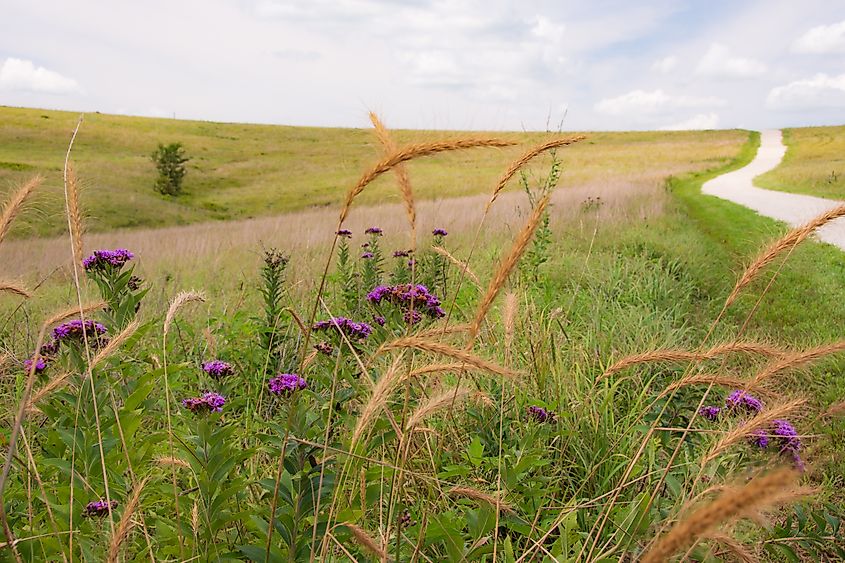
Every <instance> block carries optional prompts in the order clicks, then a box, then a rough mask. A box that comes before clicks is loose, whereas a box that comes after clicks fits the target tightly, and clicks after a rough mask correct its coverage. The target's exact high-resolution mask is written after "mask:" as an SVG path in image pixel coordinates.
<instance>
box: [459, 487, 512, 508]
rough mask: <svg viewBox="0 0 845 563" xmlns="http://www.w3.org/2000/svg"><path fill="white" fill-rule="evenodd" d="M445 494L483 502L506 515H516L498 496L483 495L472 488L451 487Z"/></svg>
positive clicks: (483, 493)
mask: <svg viewBox="0 0 845 563" xmlns="http://www.w3.org/2000/svg"><path fill="white" fill-rule="evenodd" d="M446 494H448V495H449V496H452V497H461V498H468V499H471V500H475V501H479V502H484V503H487V504H489V505H490V506H493V507H496V506H498V507H499V508H500V509H501V510H503V511H504V512H507V513H508V514H516V511H515V510H514V509H513V506H511V505H510V504H508V503H506V502H504V501H502V500H501V499H500V498H499V497H498V496H496V495H491V494H490V493H485V492H484V491H479V490H478V489H474V488H473V487H452V488H451V489H449V490H448V491H446Z"/></svg>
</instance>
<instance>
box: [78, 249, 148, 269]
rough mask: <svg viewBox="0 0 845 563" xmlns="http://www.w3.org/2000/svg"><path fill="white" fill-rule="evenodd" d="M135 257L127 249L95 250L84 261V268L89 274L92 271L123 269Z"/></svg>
mask: <svg viewBox="0 0 845 563" xmlns="http://www.w3.org/2000/svg"><path fill="white" fill-rule="evenodd" d="M134 257H135V255H134V254H132V253H131V252H129V251H128V250H126V249H125V248H116V249H115V250H95V251H94V253H93V254H92V255H91V256H89V257H88V258H85V259H84V260H83V261H82V266H83V267H84V268H85V269H86V270H87V271H89V272H90V271H92V270H106V269H109V268H121V267H123V265H124V264H126V263H127V262H129V261H130V260H132V259H133V258H134Z"/></svg>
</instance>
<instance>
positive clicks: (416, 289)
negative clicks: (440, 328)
mask: <svg viewBox="0 0 845 563" xmlns="http://www.w3.org/2000/svg"><path fill="white" fill-rule="evenodd" d="M367 300H368V301H369V302H370V303H372V304H374V305H378V304H380V303H381V302H382V301H387V302H388V303H393V304H397V305H402V306H404V307H407V308H408V309H413V310H415V311H421V312H423V313H425V314H426V315H428V316H429V317H431V318H433V319H438V318H440V317H444V316H446V312H445V311H443V309H442V308H441V307H440V299H438V298H437V296H436V295H434V294H433V293H431V292H429V290H428V288H427V287H426V286H424V285H422V284H416V285H412V284H409V283H405V284H400V285H391V286H388V285H380V286H377V287H376V288H374V289H373V290H372V291H371V292H370V293H368V294H367ZM412 305H413V307H412Z"/></svg>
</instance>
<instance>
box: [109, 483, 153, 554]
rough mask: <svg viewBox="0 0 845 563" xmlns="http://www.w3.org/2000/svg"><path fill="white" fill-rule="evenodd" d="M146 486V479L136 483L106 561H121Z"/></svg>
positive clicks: (110, 545)
mask: <svg viewBox="0 0 845 563" xmlns="http://www.w3.org/2000/svg"><path fill="white" fill-rule="evenodd" d="M146 484H147V480H146V479H144V480H142V481H139V482H138V483H136V484H135V487H133V489H132V494H131V495H130V497H129V500H128V501H127V502H126V506H125V507H124V508H123V515H122V516H121V517H120V522H119V523H118V525H117V530H115V532H114V535H113V536H112V539H111V542H110V543H109V551H108V556H107V557H106V561H107V562H108V563H117V561H119V559H120V550H121V547H123V544H124V543H125V542H126V538H128V537H129V532H130V531H131V530H132V526H133V520H132V517H133V516H135V512H136V511H137V510H138V505H139V504H140V501H141V492H142V491H143V490H144V485H146Z"/></svg>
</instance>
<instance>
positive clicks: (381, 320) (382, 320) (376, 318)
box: [373, 315, 387, 326]
mask: <svg viewBox="0 0 845 563" xmlns="http://www.w3.org/2000/svg"><path fill="white" fill-rule="evenodd" d="M373 322H374V323H376V324H377V325H379V326H384V324H385V323H386V322H387V319H385V318H384V317H382V316H381V315H373Z"/></svg>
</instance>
